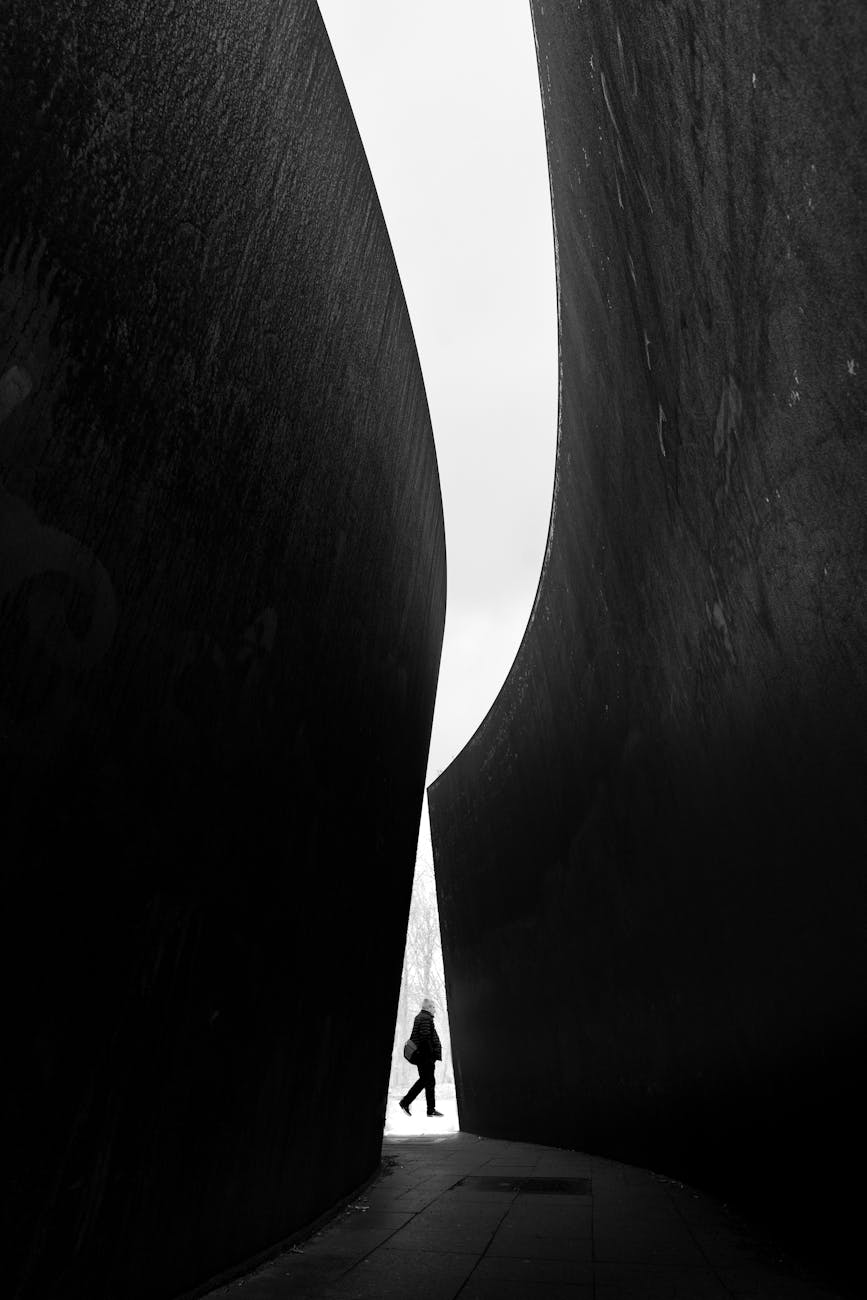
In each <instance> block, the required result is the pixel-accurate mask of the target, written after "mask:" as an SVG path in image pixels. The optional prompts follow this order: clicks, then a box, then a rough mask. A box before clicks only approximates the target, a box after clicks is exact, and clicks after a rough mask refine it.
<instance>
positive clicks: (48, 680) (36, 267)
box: [0, 239, 117, 716]
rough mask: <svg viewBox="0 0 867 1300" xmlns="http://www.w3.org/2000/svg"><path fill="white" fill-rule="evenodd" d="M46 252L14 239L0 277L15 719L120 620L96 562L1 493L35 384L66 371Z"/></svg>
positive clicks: (2, 650) (10, 698)
mask: <svg viewBox="0 0 867 1300" xmlns="http://www.w3.org/2000/svg"><path fill="white" fill-rule="evenodd" d="M44 255H45V245H44V243H42V242H40V243H34V241H32V240H31V239H25V240H23V241H21V240H16V241H14V242H13V244H12V245H11V246H10V247H9V248H8V249H7V251H6V255H5V257H4V259H3V274H2V277H0V662H2V675H3V684H2V696H3V701H4V704H5V706H6V708H7V709H8V710H10V711H11V712H13V713H15V714H16V715H18V716H21V714H22V713H28V714H33V713H37V712H40V711H41V710H42V709H44V708H47V707H48V706H49V704H50V702H51V701H52V699H53V698H54V696H55V694H56V693H57V691H58V690H59V689H61V687H62V686H63V685H64V684H66V685H67V686H68V685H69V683H70V678H74V677H75V676H77V675H78V674H79V673H81V672H82V671H84V670H85V669H87V668H90V667H92V666H93V665H94V664H96V663H97V662H98V661H99V660H100V659H101V658H102V657H103V655H104V654H105V653H106V651H107V650H108V648H109V646H110V645H111V643H112V640H113V638H114V634H115V628H116V624H117V603H116V600H115V594H114V590H113V587H112V584H111V581H110V579H109V576H108V574H107V573H106V570H105V569H104V567H103V566H102V564H100V562H99V560H97V558H96V557H95V556H94V555H93V553H92V552H91V551H90V550H88V548H87V547H86V546H84V545H83V544H82V543H81V542H79V541H78V540H77V539H76V538H75V537H72V536H70V535H69V534H68V533H65V532H62V531H61V530H60V529H58V528H53V527H51V526H48V525H46V524H43V523H42V521H41V520H40V519H39V517H38V515H37V513H36V511H35V509H34V508H33V507H32V506H31V505H30V504H28V502H27V501H26V500H25V499H24V498H23V497H22V496H20V495H17V494H16V493H15V492H12V491H10V490H9V488H8V487H7V476H8V473H9V471H10V468H11V467H12V466H14V465H16V464H17V463H18V462H20V460H21V458H22V456H27V454H28V452H27V448H28V446H29V444H30V443H31V442H32V441H33V439H31V438H29V427H28V426H29V425H30V424H33V423H35V418H34V416H33V413H32V407H33V402H34V400H35V398H36V397H37V396H38V394H39V391H40V385H41V382H42V380H43V378H44V377H45V376H47V375H51V376H52V377H53V379H54V380H55V381H56V377H57V373H58V372H59V371H62V366H63V362H62V358H58V357H57V356H56V355H54V354H55V353H56V352H57V350H58V348H57V347H56V346H55V345H53V344H52V329H53V326H54V324H55V321H56V318H57V312H58V305H57V301H56V299H55V298H54V297H53V296H52V285H53V282H54V279H55V275H56V272H55V271H54V270H53V269H49V270H47V271H46V270H45V269H44V268H43V265H42V263H43V259H44ZM28 404H29V407H28ZM13 417H16V419H15V421H14V423H15V424H16V429H15V436H14V437H13V436H12V433H11V432H10V430H11V429H12V424H13ZM36 441H37V442H38V438H37V439H36ZM22 448H23V449H24V450H23V451H22ZM29 454H30V455H31V456H32V455H34V452H33V451H32V449H31V451H30V453H29ZM36 679H39V681H40V684H39V685H34V682H35V681H36Z"/></svg>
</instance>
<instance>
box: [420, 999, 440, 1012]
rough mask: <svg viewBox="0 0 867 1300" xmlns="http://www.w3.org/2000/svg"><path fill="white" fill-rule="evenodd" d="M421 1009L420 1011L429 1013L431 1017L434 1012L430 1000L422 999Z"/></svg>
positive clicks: (434, 1009) (434, 1008)
mask: <svg viewBox="0 0 867 1300" xmlns="http://www.w3.org/2000/svg"><path fill="white" fill-rule="evenodd" d="M421 1009H422V1011H429V1012H430V1014H431V1015H433V1014H434V1012H435V1011H436V1007H435V1006H434V1004H433V1003H432V1002H431V1000H430V998H423V999H422V1004H421Z"/></svg>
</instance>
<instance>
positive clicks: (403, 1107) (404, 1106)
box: [397, 1101, 411, 1115]
mask: <svg viewBox="0 0 867 1300" xmlns="http://www.w3.org/2000/svg"><path fill="white" fill-rule="evenodd" d="M397 1104H398V1106H400V1108H401V1110H402V1111H403V1112H404V1113H405V1114H407V1115H409V1114H411V1112H410V1109H409V1106H407V1104H406V1102H405V1101H399V1102H398V1103H397Z"/></svg>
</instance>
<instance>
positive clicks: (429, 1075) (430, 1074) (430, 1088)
mask: <svg viewBox="0 0 867 1300" xmlns="http://www.w3.org/2000/svg"><path fill="white" fill-rule="evenodd" d="M419 1083H420V1084H423V1085H424V1099H425V1101H426V1102H427V1113H428V1114H429V1115H432V1114H433V1113H434V1111H435V1110H436V1108H437V1094H436V1080H435V1078H434V1063H433V1061H429V1062H428V1064H427V1066H426V1068H425V1072H424V1074H423V1075H422V1077H421V1079H420V1080H419Z"/></svg>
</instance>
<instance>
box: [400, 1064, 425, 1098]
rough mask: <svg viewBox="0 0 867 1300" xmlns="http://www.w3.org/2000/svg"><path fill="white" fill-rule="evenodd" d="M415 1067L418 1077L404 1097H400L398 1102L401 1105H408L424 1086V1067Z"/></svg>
mask: <svg viewBox="0 0 867 1300" xmlns="http://www.w3.org/2000/svg"><path fill="white" fill-rule="evenodd" d="M416 1068H417V1069H418V1078H417V1079H416V1081H415V1083H414V1084H413V1085H412V1087H411V1088H410V1090H409V1092H408V1093H407V1094H406V1095H405V1096H404V1097H402V1098H401V1100H400V1102H399V1103H398V1104H399V1105H400V1106H402V1107H407V1106H410V1105H411V1104H412V1103H413V1102H414V1101H415V1099H416V1097H417V1096H418V1094H419V1093H420V1092H421V1090H422V1088H423V1087H424V1075H423V1073H422V1070H423V1069H424V1067H423V1066H421V1065H419V1066H417V1067H416Z"/></svg>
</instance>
